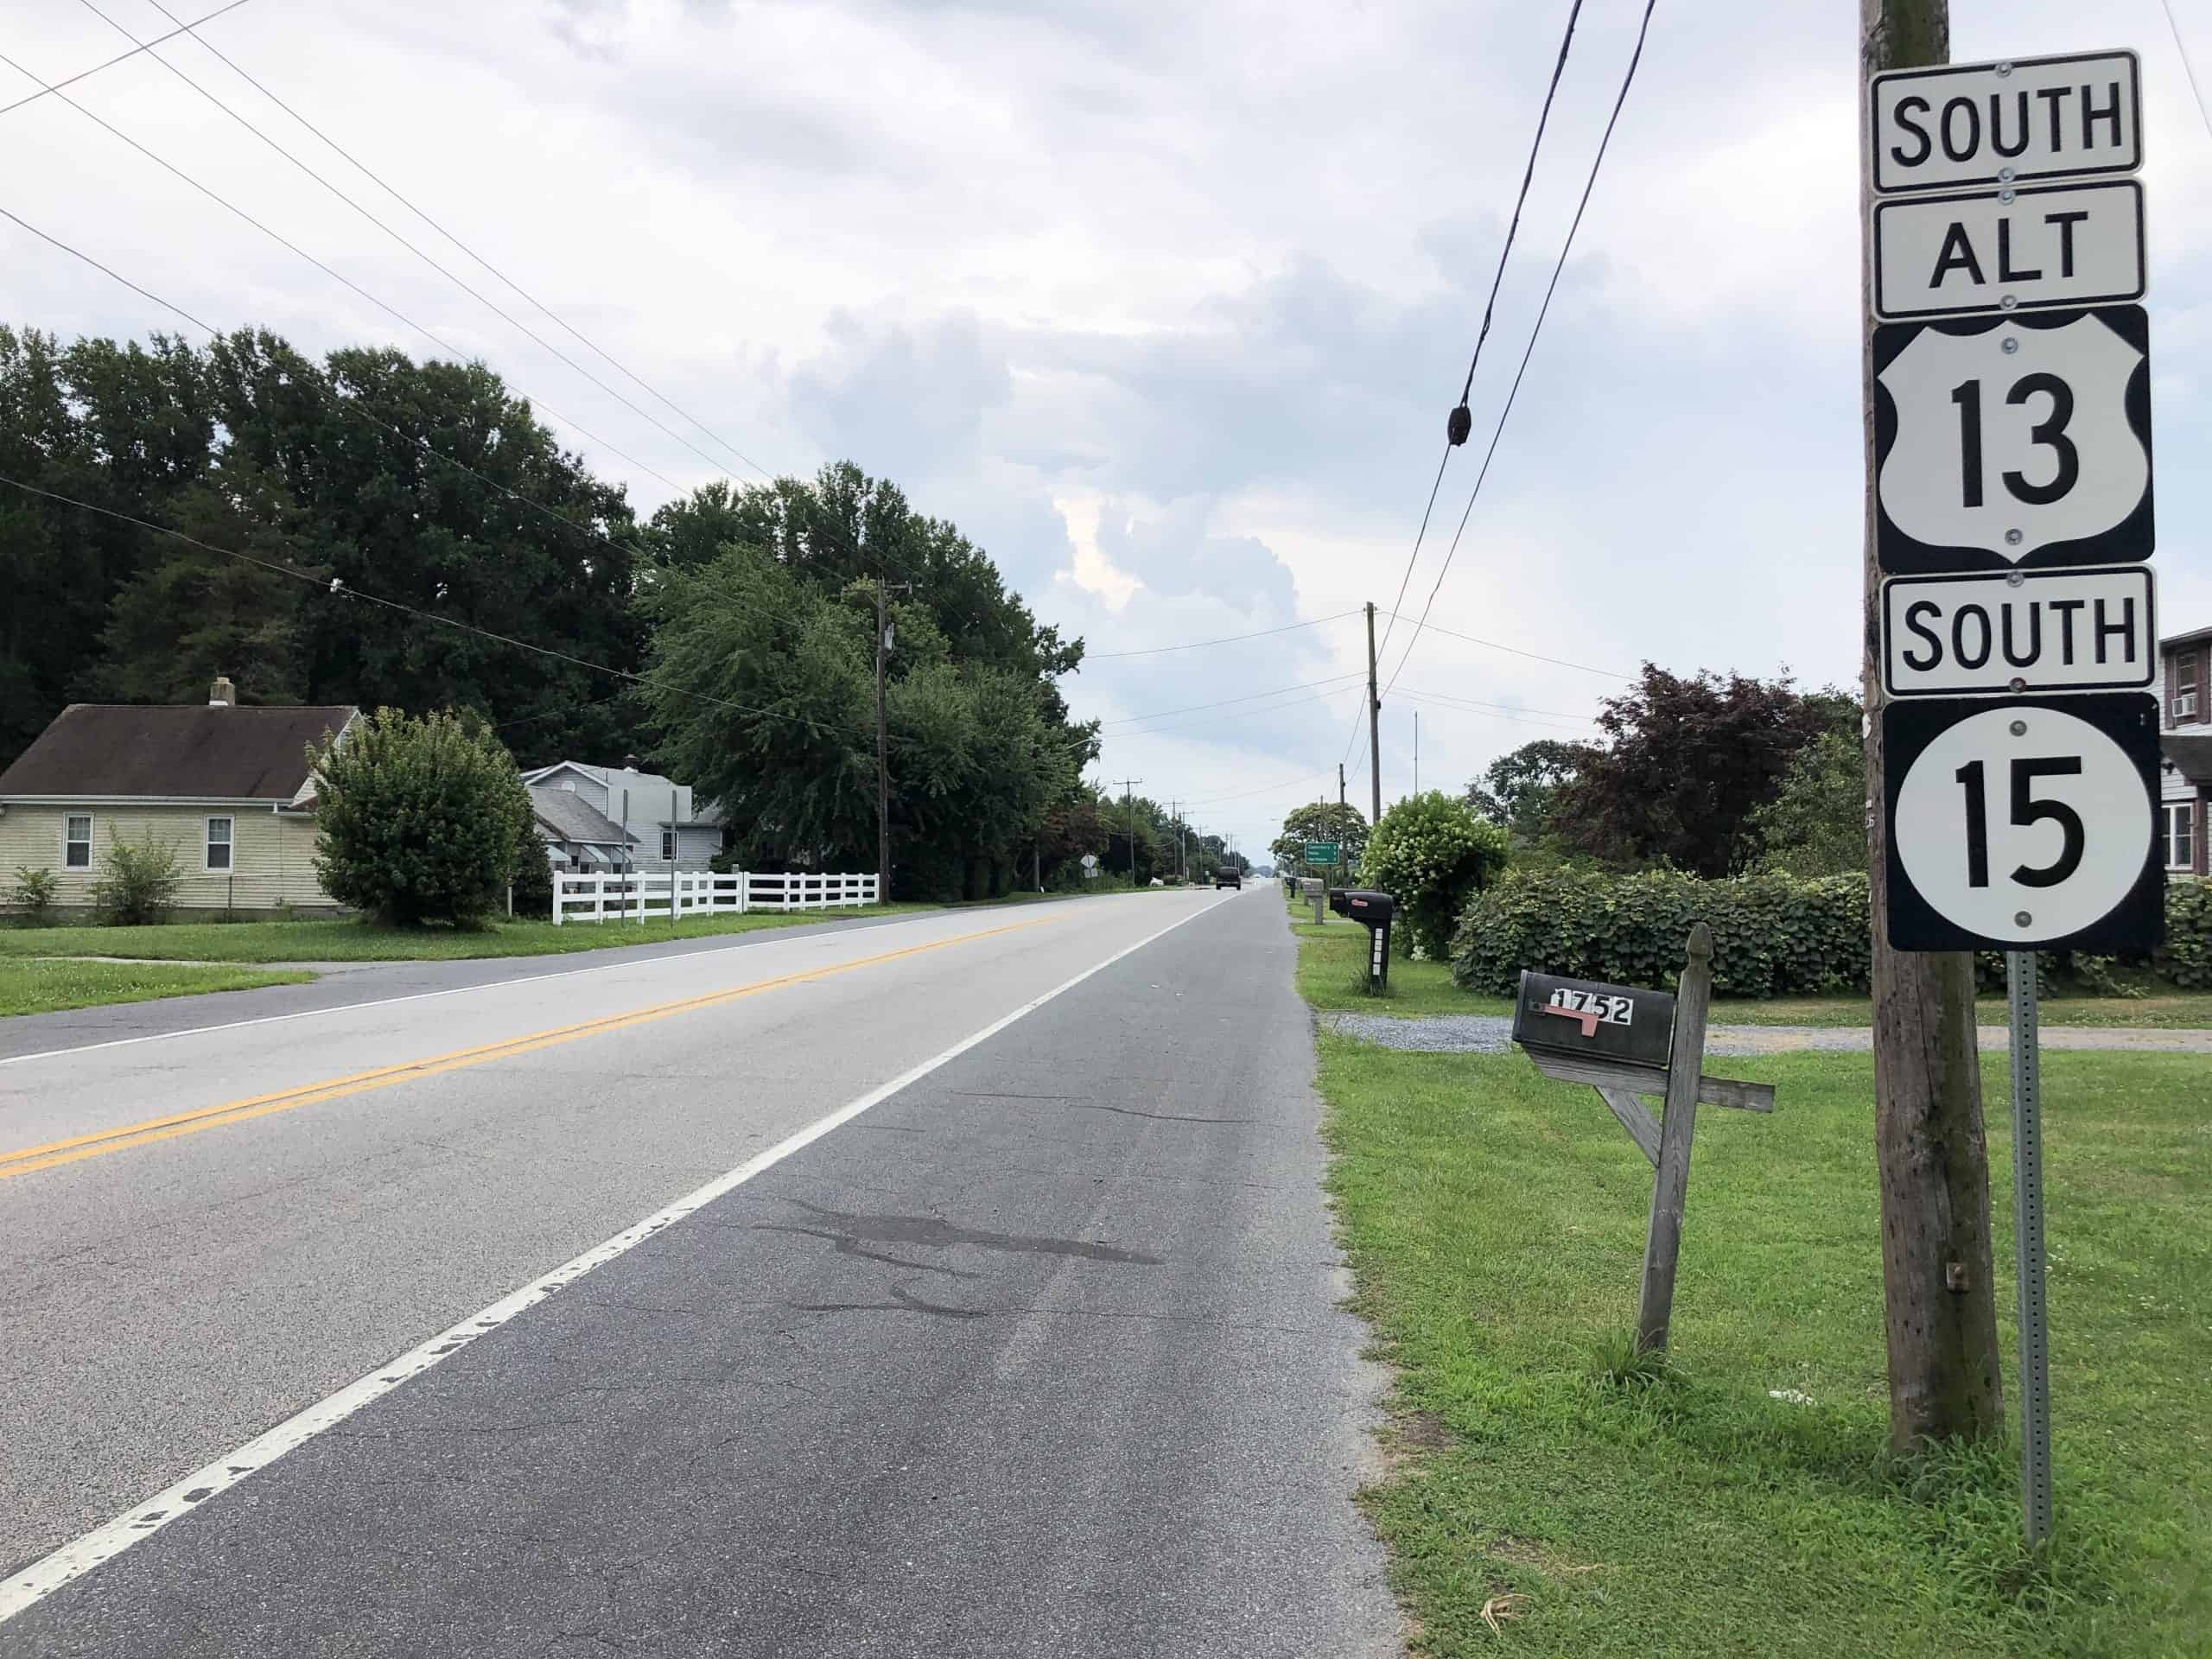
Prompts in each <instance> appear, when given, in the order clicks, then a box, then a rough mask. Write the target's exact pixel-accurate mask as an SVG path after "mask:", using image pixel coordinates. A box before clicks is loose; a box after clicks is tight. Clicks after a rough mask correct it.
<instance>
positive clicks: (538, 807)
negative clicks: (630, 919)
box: [530, 784, 639, 875]
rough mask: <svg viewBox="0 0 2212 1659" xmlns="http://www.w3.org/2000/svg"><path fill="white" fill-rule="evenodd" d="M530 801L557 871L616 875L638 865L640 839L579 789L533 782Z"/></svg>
mask: <svg viewBox="0 0 2212 1659" xmlns="http://www.w3.org/2000/svg"><path fill="white" fill-rule="evenodd" d="M530 805H531V811H533V812H534V813H535V814H536V815H537V838H538V839H539V840H540V841H542V842H544V843H545V858H546V861H547V862H548V863H550V865H552V867H553V873H554V874H556V875H616V874H621V873H623V872H625V871H627V870H631V869H634V868H637V864H638V853H639V848H638V844H637V842H634V841H632V840H631V839H630V838H629V837H628V836H625V835H624V834H623V833H622V826H621V825H620V824H619V823H615V822H614V821H613V819H612V818H610V817H607V814H605V813H604V812H602V811H601V810H599V809H598V808H597V807H595V806H594V805H593V804H591V803H590V802H589V801H588V800H587V799H585V798H584V797H583V796H582V794H580V793H579V792H578V791H575V790H572V789H558V788H549V787H547V786H546V785H543V784H532V785H530Z"/></svg>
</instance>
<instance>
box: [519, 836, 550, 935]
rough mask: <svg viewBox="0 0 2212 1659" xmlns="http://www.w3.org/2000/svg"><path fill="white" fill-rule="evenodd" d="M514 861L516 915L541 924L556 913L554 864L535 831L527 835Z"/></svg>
mask: <svg viewBox="0 0 2212 1659" xmlns="http://www.w3.org/2000/svg"><path fill="white" fill-rule="evenodd" d="M515 861H516V866H517V868H516V870H515V880H514V887H513V892H514V899H515V914H516V915H518V916H527V917H528V918H530V919H531V920H532V921H534V922H542V921H543V920H545V918H547V917H549V916H550V915H552V913H553V861H552V860H551V859H550V857H548V856H547V855H546V850H545V843H544V842H542V841H540V840H539V839H538V838H537V830H536V829H529V830H526V831H525V832H524V836H523V843H522V845H521V846H520V847H518V848H517V849H515Z"/></svg>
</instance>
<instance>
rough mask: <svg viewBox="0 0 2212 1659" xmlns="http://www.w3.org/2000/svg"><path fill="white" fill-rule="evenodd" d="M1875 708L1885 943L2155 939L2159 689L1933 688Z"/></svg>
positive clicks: (2133, 943) (1995, 946)
mask: <svg viewBox="0 0 2212 1659" xmlns="http://www.w3.org/2000/svg"><path fill="white" fill-rule="evenodd" d="M1882 719H1883V743H1884V746H1885V753H1884V758H1883V765H1884V769H1885V772H1886V773H1887V776H1886V778H1885V788H1884V791H1883V794H1884V797H1885V799H1886V800H1887V801H1888V803H1889V826H1888V827H1889V856H1890V918H1889V926H1890V943H1891V944H1892V945H1894V946H1895V947H1896V948H1897V949H1898V950H2097V951H2117V952H2133V951H2140V950H2149V949H2151V947H2152V945H2154V944H2157V942H2158V933H2159V926H2160V922H2161V920H2162V912H2163V910H2164V866H2163V864H2162V862H2161V861H2160V860H2159V859H2158V856H2157V854H2156V850H2155V848H2154V844H2153V843H2154V836H2153V834H2152V831H2153V827H2154V823H2153V817H2152V813H2153V804H2154V803H2155V802H2156V800H2157V798H2158V703H2157V700H2156V699H2155V698H2152V697H2149V696H2142V695H2140V694H2134V693H2120V694H2106V695H2086V696H2068V697H2056V698H2018V699H2012V700H2007V701H2005V702H1989V701H1986V700H1984V699H1980V698H1947V699H1942V700H1940V701H1938V700H1935V699H1929V700H1926V701H1923V702H1897V703H1891V704H1890V705H1889V706H1888V707H1886V708H1885V709H1884V710H1883V714H1882Z"/></svg>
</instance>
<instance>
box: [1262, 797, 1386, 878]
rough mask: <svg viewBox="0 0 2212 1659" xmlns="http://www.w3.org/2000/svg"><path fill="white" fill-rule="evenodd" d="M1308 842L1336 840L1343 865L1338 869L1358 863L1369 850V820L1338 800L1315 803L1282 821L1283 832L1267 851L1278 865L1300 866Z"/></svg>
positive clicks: (1358, 811) (1357, 810) (1355, 809)
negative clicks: (1366, 850)
mask: <svg viewBox="0 0 2212 1659" xmlns="http://www.w3.org/2000/svg"><path fill="white" fill-rule="evenodd" d="M1309 841H1333V842H1336V843H1337V847H1338V857H1339V858H1341V859H1342V860H1343V861H1344V862H1343V864H1341V865H1339V866H1338V870H1339V871H1340V872H1341V871H1342V870H1343V869H1344V868H1349V867H1351V866H1355V865H1357V864H1358V862H1359V860H1360V855H1361V853H1362V852H1363V851H1364V850H1365V849H1366V847H1367V820H1366V818H1365V817H1362V816H1361V814H1360V810H1359V809H1358V808H1357V807H1356V806H1350V805H1342V804H1338V803H1337V802H1335V801H1315V802H1313V803H1312V804H1309V805H1306V806H1301V807H1299V808H1298V809H1296V810H1294V811H1293V812H1292V813H1291V814H1290V815H1289V816H1288V817H1286V818H1284V819H1283V821H1282V833H1281V835H1279V836H1276V837H1275V838H1274V842H1272V843H1271V844H1270V845H1269V847H1268V852H1269V853H1270V854H1272V855H1274V861H1275V862H1276V863H1277V864H1279V865H1289V864H1294V863H1298V862H1300V861H1301V860H1303V859H1304V857H1305V856H1306V842H1309Z"/></svg>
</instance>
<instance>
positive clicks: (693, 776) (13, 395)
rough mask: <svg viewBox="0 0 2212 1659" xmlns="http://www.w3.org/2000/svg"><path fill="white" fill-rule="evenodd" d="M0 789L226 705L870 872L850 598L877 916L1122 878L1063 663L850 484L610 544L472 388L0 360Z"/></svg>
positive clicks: (42, 340)
mask: <svg viewBox="0 0 2212 1659" xmlns="http://www.w3.org/2000/svg"><path fill="white" fill-rule="evenodd" d="M0 478H4V479H6V480H9V481H8V482H7V483H4V484H0V570H3V571H4V576H5V580H6V582H7V583H8V591H9V593H10V605H9V606H8V607H7V608H6V612H5V620H4V621H0V766H4V765H5V764H6V763H7V762H8V761H9V760H12V759H13V758H14V757H15V755H16V754H17V753H20V752H21V751H22V748H23V747H25V746H26V745H28V744H29V742H30V741H31V740H32V739H34V738H35V736H36V735H37V734H39V733H40V732H41V730H43V729H44V728H45V727H46V725H47V724H48V722H49V721H51V720H52V719H53V717H54V715H56V714H57V713H59V712H60V709H62V708H63V707H64V706H65V705H66V704H67V703H69V702H93V701H99V702H197V701H199V700H200V699H201V698H203V697H205V696H206V695H207V686H208V684H209V683H210V682H211V681H212V680H213V678H214V677H216V676H217V675H218V674H227V675H229V676H230V677H231V678H232V680H233V681H234V682H235V683H236V684H237V686H238V695H239V697H240V700H241V701H242V702H249V703H252V702H260V703H356V704H359V705H361V706H363V707H365V708H377V707H385V706H390V707H394V708H401V709H411V710H415V711H418V712H424V713H427V712H429V711H433V710H438V709H452V710H454V711H456V712H458V713H460V714H462V715H467V716H469V717H471V718H472V719H474V720H475V721H480V722H481V723H482V724H483V725H485V726H486V727H488V728H490V729H491V730H492V731H493V734H496V735H497V736H498V737H499V740H500V741H502V742H503V743H504V744H505V746H506V747H508V748H509V749H510V750H511V751H512V753H513V754H514V755H515V756H516V757H517V759H518V760H519V761H520V763H521V764H523V765H524V766H531V765H537V764H542V763H545V762H550V761H551V760H558V759H564V758H574V759H582V760H598V761H601V762H606V763H614V762H619V761H620V760H621V759H622V758H623V757H625V756H626V755H632V754H634V755H637V756H639V757H640V758H641V759H644V760H648V761H651V762H652V763H656V764H658V765H659V766H662V767H663V768H664V770H666V771H668V772H670V773H671V774H672V775H674V776H677V777H678V778H681V779H683V780H684V781H686V782H688V783H691V784H694V785H696V786H697V787H698V789H699V790H700V791H701V794H702V797H704V798H712V799H715V800H718V801H720V802H721V804H722V805H723V807H724V809H725V810H726V811H727V812H728V816H729V817H730V819H731V821H732V823H733V824H734V830H735V835H736V838H737V846H736V849H735V851H736V853H737V854H738V855H740V856H741V857H742V858H743V859H745V860H746V861H748V862H749V863H750V864H751V865H753V867H754V868H778V867H791V868H825V867H829V866H836V867H840V868H866V869H872V868H874V865H875V823H876V799H875V712H874V703H875V687H874V674H875V649H876V639H875V618H876V607H877V604H878V600H879V597H881V599H882V600H883V601H884V607H885V610H886V613H887V617H888V620H889V622H890V627H889V630H888V634H889V639H890V645H889V650H888V652H887V672H886V682H887V685H886V698H885V702H886V705H887V723H888V726H889V748H890V754H891V766H890V768H889V773H890V778H891V802H890V809H891V821H892V828H893V848H894V864H895V865H896V868H897V874H896V879H895V890H896V891H897V892H899V893H901V894H906V895H913V896H929V897H940V898H942V897H954V896H969V897H980V896H983V895H985V894H988V893H996V892H1000V891H1003V890H1004V889H1005V888H1006V887H1008V886H1009V885H1012V884H1013V883H1014V881H1015V880H1017V879H1018V878H1017V867H1020V876H1022V877H1030V878H1039V879H1042V880H1046V881H1047V882H1048V883H1049V882H1055V881H1057V882H1059V883H1061V884H1065V883H1066V882H1068V881H1069V880H1073V879H1076V875H1075V866H1076V861H1077V860H1078V859H1079V858H1080V856H1081V855H1082V854H1083V853H1085V852H1090V853H1094V854H1096V855H1098V856H1099V857H1100V859H1101V860H1102V861H1103V862H1106V863H1108V864H1109V866H1110V865H1112V864H1113V863H1114V862H1115V857H1114V855H1115V854H1116V851H1117V849H1118V851H1119V852H1120V854H1121V855H1122V858H1123V859H1124V860H1125V859H1126V856H1127V853H1128V848H1129V837H1128V831H1127V829H1122V832H1121V833H1122V840H1121V841H1120V842H1116V841H1115V840H1114V834H1115V830H1114V829H1113V827H1111V819H1112V816H1113V807H1112V805H1109V804H1108V803H1106V802H1104V801H1103V799H1102V798H1100V797H1099V796H1098V795H1097V793H1096V791H1094V790H1092V789H1090V787H1089V786H1087V785H1084V783H1083V781H1082V773H1083V769H1084V765H1085V764H1086V763H1087V762H1088V761H1089V760H1090V759H1092V758H1093V757H1094V756H1095V754H1096V748H1097V741H1096V728H1095V727H1094V726H1093V725H1091V724H1089V723H1085V722H1079V721H1073V720H1071V717H1070V715H1069V711H1068V709H1067V706H1066V703H1065V701H1064V700H1063V698H1062V696H1061V695H1060V691H1059V688H1058V679H1059V677H1061V676H1063V675H1065V674H1068V673H1071V672H1073V671H1076V670H1077V667H1078V666H1079V665H1080V664H1081V662H1082V659H1083V645H1082V642H1081V641H1080V640H1079V639H1062V638H1060V636H1059V634H1058V631H1057V630H1056V629H1055V628H1053V627H1052V626H1047V625H1044V624H1040V623H1039V622H1038V621H1037V620H1036V619H1035V618H1034V617H1033V615H1032V614H1031V613H1030V611H1029V609H1028V607H1027V606H1026V605H1025V604H1024V603H1023V602H1022V601H1021V599H1020V596H1019V595H1018V594H1013V593H1011V592H1009V591H1008V590H1007V588H1006V586H1005V584H1004V582H1003V581H1002V580H1001V577H1000V575H999V572H998V569H997V568H996V566H995V564H994V563H992V561H991V560H990V558H989V556H988V555H987V554H986V553H985V552H984V551H983V550H982V549H980V548H978V547H976V546H975V545H974V544H973V543H971V542H970V541H969V540H968V539H967V538H966V537H963V535H962V534H961V533H960V531H959V530H958V528H957V526H956V525H954V524H950V523H949V522H947V521H945V520H944V519H941V518H931V517H929V516H927V515H925V514H924V513H922V512H918V510H916V509H915V508H914V507H913V506H912V505H911V504H909V503H908V501H907V500H906V497H905V496H904V495H903V494H902V493H901V492H900V491H899V489H898V487H897V486H895V485H894V484H892V483H890V482H889V481H887V480H880V479H874V478H871V477H869V476H868V475H867V474H864V473H863V472H862V471H861V469H860V468H859V467H855V466H854V465H852V464H850V463H844V462H841V463H837V464H835V465H832V466H829V467H824V468H823V471H822V472H821V473H820V474H818V475H817V477H815V478H814V479H811V480H798V479H791V478H783V479H778V480H775V481H773V482H772V483H769V484H765V485H759V486H744V487H741V486H735V485H734V484H732V483H730V482H728V481H727V480H723V481H717V482H715V483H713V484H709V485H708V486H703V487H702V488H700V489H697V490H695V491H694V492H693V493H691V494H690V495H689V496H687V497H684V498H683V499H678V500H676V501H672V502H670V503H669V504H667V505H664V506H663V507H661V508H660V509H659V510H658V511H657V512H653V513H652V514H651V515H650V516H647V517H645V518H639V516H637V514H636V513H635V512H633V511H632V507H631V506H630V505H629V503H628V501H627V499H626V495H625V493H624V491H623V490H622V488H621V486H619V485H614V484H610V483H607V482H606V481H604V480H600V479H598V478H596V477H594V475H593V474H592V473H591V472H590V470H589V469H588V467H586V466H585V465H584V463H583V461H582V459H581V458H580V457H579V456H577V455H575V454H573V453H571V452H569V451H568V450H566V449H564V448H562V446H561V445H560V443H559V442H557V441H556V438H555V436H554V435H553V434H552V433H551V432H550V431H549V430H548V429H547V428H546V427H545V426H544V424H543V423H541V422H540V421H538V420H537V417H536V416H535V415H534V414H533V412H532V410H531V405H530V404H529V403H528V401H527V400H525V399H524V398H521V397H517V396H516V395H514V394H513V393H512V392H511V391H509V390H508V389H507V387H506V386H505V384H504V383H503V382H502V381H501V379H500V378H499V376H498V375H497V374H495V373H494V372H492V371H491V370H490V369H488V368H486V367H485V366H484V365H481V364H466V365H462V364H452V363H445V362H440V361H435V360H431V361H425V362H420V363H418V362H416V361H414V360H413V359H410V358H409V357H407V356H406V355H405V354H404V353H401V352H398V351H395V350H391V349H389V348H383V347H348V348H344V349H340V350H337V351H334V352H331V353H328V354H327V356H325V357H323V358H322V359H320V360H318V359H312V358H309V357H308V356H307V355H305V354H303V353H300V352H298V351H296V350H295V349H294V348H293V347H292V346H290V345H289V344H288V343H287V342H286V341H285V340H283V339H282V338H280V337H279V336H277V335H276V334H271V333H270V332H268V331H266V330H258V329H256V330H242V331H240V332H238V333H236V334H230V335H226V336H224V337H221V338H219V339H217V340H213V342H211V343H210V344H209V345H207V346H205V347H195V346H192V345H190V344H189V343H188V342H185V341H182V340H176V339H174V338H170V337H167V336H163V335H159V334H156V335H153V336H150V337H149V338H148V339H147V340H144V341H143V342H141V341H137V340H127V341H116V340H100V339H84V340H77V341H75V342H74V343H73V344H67V345H65V344H63V343H62V342H60V340H57V339H56V338H55V337H54V336H53V335H51V334H41V333H40V332H38V331H36V330H34V329H24V330H16V329H13V328H10V327H6V326H4V325H0ZM25 486H27V487H25ZM41 492H44V493H41ZM57 498H60V499H57ZM78 503H81V504H83V505H73V504H78ZM164 532H175V533H174V534H170V533H164ZM879 588H881V589H882V590H883V591H882V593H881V594H880V595H879ZM451 624H459V625H461V626H450V625H451ZM494 635H500V636H506V637H507V638H506V639H499V638H493V637H492V636H494ZM508 639H518V640H522V641H524V642H527V645H528V646H529V647H531V648H528V649H525V648H522V647H518V645H513V644H510V643H508V642H507V640H508ZM587 664H589V665H592V666H587ZM609 671H611V672H609ZM1148 805H1149V804H1148ZM1161 817H1162V815H1160V814H1159V813H1158V811H1157V809H1156V808H1154V809H1152V816H1149V817H1146V818H1145V820H1144V823H1143V824H1142V825H1141V828H1140V829H1139V830H1138V831H1137V832H1136V835H1135V841H1136V843H1137V851H1138V855H1139V863H1140V867H1141V869H1142V870H1143V872H1144V874H1145V876H1146V877H1147V879H1148V877H1149V875H1150V874H1152V873H1154V871H1155V870H1159V869H1164V868H1166V865H1165V864H1164V862H1163V861H1162V860H1161V855H1160V845H1161V831H1160V824H1161Z"/></svg>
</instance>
